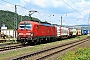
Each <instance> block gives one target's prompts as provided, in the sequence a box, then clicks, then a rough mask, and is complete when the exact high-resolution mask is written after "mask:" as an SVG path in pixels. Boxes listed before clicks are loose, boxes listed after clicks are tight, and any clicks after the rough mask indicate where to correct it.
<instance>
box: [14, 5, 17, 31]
mask: <svg viewBox="0 0 90 60" xmlns="http://www.w3.org/2000/svg"><path fill="white" fill-rule="evenodd" d="M16 6H17V5H15V16H14V30H16V29H17V7H16Z"/></svg>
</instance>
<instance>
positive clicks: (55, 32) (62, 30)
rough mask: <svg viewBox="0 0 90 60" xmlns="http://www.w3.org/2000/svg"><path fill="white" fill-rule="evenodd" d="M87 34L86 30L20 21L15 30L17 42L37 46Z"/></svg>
mask: <svg viewBox="0 0 90 60" xmlns="http://www.w3.org/2000/svg"><path fill="white" fill-rule="evenodd" d="M82 34H88V30H83V31H82V30H77V29H72V28H67V27H63V26H60V25H53V24H51V23H47V22H35V21H21V22H20V23H19V25H18V29H17V42H20V43H24V44H25V43H29V44H37V43H41V42H45V41H55V40H57V39H65V38H70V37H75V36H78V35H82Z"/></svg>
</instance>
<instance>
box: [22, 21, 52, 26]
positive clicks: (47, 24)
mask: <svg viewBox="0 0 90 60" xmlns="http://www.w3.org/2000/svg"><path fill="white" fill-rule="evenodd" d="M23 22H37V23H38V24H40V25H44V26H53V25H52V24H51V23H48V22H40V21H34V20H29V21H22V22H21V23H23Z"/></svg>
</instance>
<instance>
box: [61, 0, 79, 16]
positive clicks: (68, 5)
mask: <svg viewBox="0 0 90 60" xmlns="http://www.w3.org/2000/svg"><path fill="white" fill-rule="evenodd" d="M62 1H63V0H62ZM63 2H64V3H65V4H67V5H68V6H69V7H71V6H70V5H69V4H68V3H66V2H65V1H63ZM71 8H72V7H71ZM72 9H73V10H74V11H75V12H77V13H78V14H79V15H81V14H80V13H79V12H78V11H77V10H75V9H74V8H72Z"/></svg>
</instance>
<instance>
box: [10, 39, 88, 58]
mask: <svg viewBox="0 0 90 60" xmlns="http://www.w3.org/2000/svg"><path fill="white" fill-rule="evenodd" d="M87 41H89V39H88V38H87V39H82V40H78V41H72V42H69V43H65V44H61V45H59V46H56V47H51V48H48V49H45V50H41V51H38V52H34V53H30V54H27V55H24V56H20V57H17V58H13V59H11V60H23V59H26V60H43V59H46V58H48V57H50V56H52V55H54V54H57V53H59V52H62V51H64V50H67V49H69V48H72V47H74V46H77V45H79V44H82V43H84V42H87Z"/></svg>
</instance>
